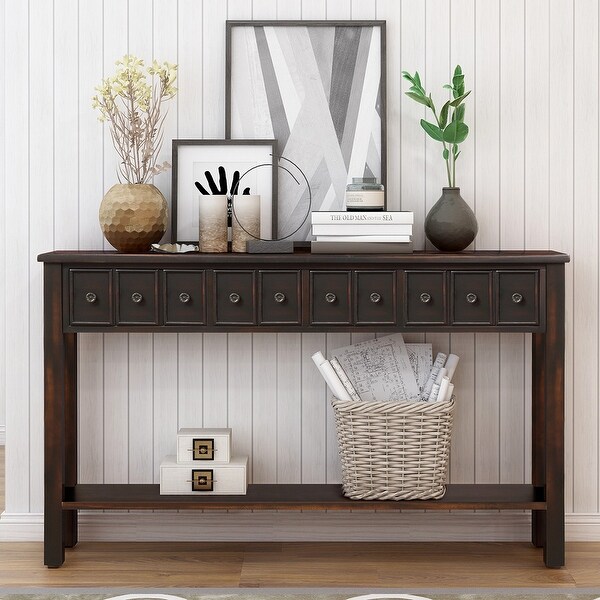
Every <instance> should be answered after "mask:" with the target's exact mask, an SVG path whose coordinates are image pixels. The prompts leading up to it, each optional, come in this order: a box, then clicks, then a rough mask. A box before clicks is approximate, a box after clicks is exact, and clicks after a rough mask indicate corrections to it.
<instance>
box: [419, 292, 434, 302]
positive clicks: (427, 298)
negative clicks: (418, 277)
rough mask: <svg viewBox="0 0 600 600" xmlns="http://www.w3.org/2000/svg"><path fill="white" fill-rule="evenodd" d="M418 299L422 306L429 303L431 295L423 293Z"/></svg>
mask: <svg viewBox="0 0 600 600" xmlns="http://www.w3.org/2000/svg"><path fill="white" fill-rule="evenodd" d="M419 298H421V302H423V303H424V304H427V303H428V302H431V294H428V293H427V292H423V293H422V294H421V295H420V296H419Z"/></svg>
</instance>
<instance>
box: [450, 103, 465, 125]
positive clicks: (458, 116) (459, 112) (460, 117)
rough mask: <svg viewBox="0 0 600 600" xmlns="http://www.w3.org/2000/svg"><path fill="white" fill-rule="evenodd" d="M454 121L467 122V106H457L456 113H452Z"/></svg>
mask: <svg viewBox="0 0 600 600" xmlns="http://www.w3.org/2000/svg"><path fill="white" fill-rule="evenodd" d="M452 120H453V121H461V122H462V121H464V120H465V105H464V104H461V105H460V106H457V107H456V108H455V109H454V112H453V113H452Z"/></svg>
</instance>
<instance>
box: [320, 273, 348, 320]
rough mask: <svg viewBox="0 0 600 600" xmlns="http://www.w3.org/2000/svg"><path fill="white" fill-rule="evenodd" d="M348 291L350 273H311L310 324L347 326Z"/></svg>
mask: <svg viewBox="0 0 600 600" xmlns="http://www.w3.org/2000/svg"><path fill="white" fill-rule="evenodd" d="M350 289H351V273H350V271H311V273H310V298H311V317H310V320H311V323H312V324H313V325H327V324H330V325H349V324H350V322H351V310H350Z"/></svg>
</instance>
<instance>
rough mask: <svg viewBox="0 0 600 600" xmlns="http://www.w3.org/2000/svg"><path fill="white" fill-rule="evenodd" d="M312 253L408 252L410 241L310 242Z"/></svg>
mask: <svg viewBox="0 0 600 600" xmlns="http://www.w3.org/2000/svg"><path fill="white" fill-rule="evenodd" d="M310 251H311V252H312V253H314V254H409V253H411V252H412V251H413V243H412V242H311V243H310Z"/></svg>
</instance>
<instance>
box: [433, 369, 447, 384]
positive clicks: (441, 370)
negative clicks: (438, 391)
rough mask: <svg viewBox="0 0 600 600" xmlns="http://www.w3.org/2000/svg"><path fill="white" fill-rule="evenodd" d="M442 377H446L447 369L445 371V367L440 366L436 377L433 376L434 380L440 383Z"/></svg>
mask: <svg viewBox="0 0 600 600" xmlns="http://www.w3.org/2000/svg"><path fill="white" fill-rule="evenodd" d="M444 377H448V371H446V369H445V368H444V367H442V368H441V369H440V372H439V373H438V374H437V377H436V378H435V382H436V383H437V384H438V385H440V384H441V383H442V379H443V378H444Z"/></svg>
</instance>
